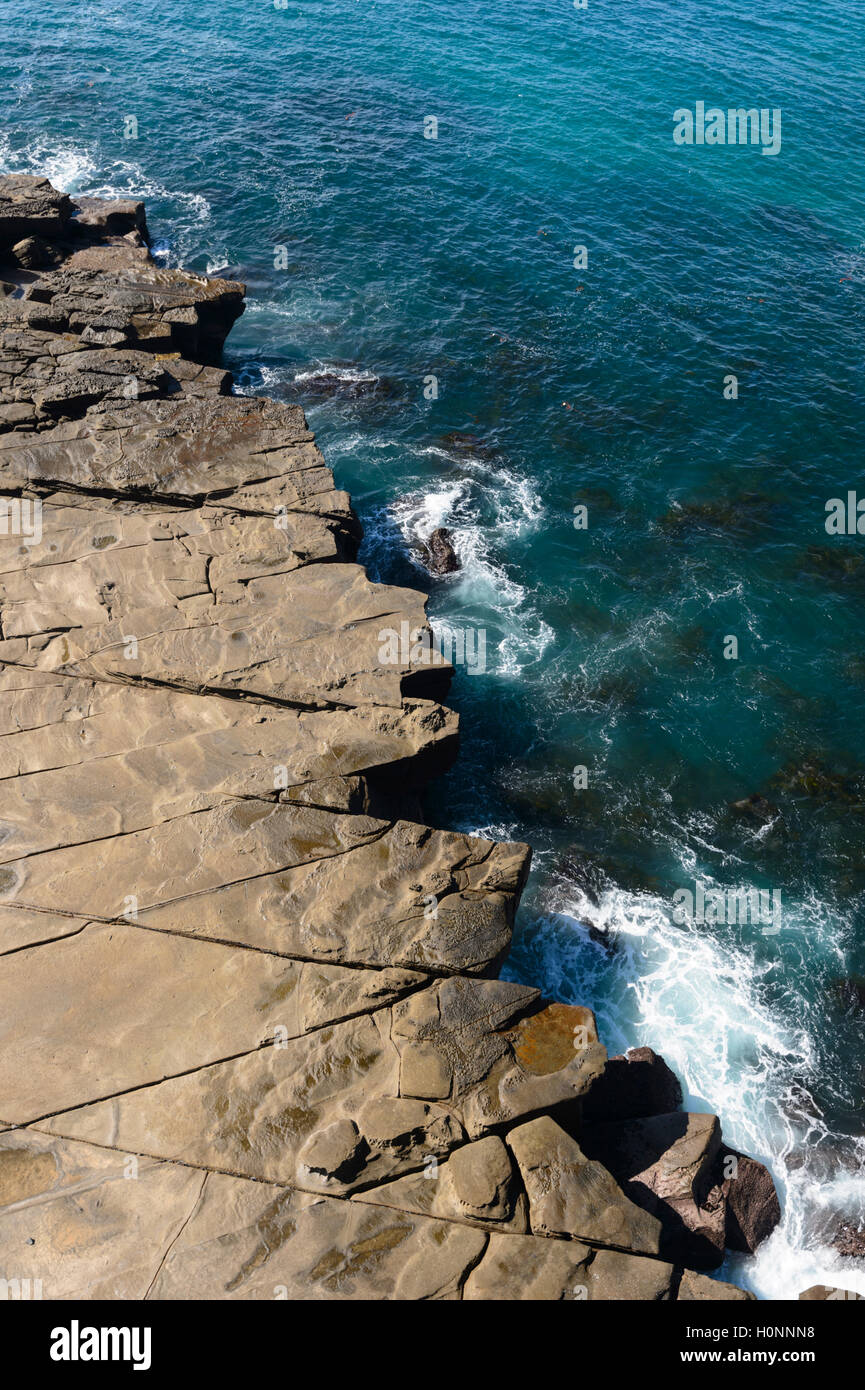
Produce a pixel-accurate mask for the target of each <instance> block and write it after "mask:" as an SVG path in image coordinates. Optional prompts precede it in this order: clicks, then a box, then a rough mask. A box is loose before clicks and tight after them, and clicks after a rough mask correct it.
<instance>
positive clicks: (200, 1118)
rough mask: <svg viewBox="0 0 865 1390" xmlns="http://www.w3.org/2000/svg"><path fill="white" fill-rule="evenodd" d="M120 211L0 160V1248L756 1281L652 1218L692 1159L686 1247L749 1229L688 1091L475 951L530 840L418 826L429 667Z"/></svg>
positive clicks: (514, 1292)
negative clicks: (648, 1136)
mask: <svg viewBox="0 0 865 1390" xmlns="http://www.w3.org/2000/svg"><path fill="white" fill-rule="evenodd" d="M146 235H147V229H146V222H145V214H144V208H143V205H142V204H140V203H137V202H132V201H129V202H123V203H114V204H102V203H100V202H98V200H95V199H79V200H77V202H73V201H72V200H71V199H69V198H68V197H67V196H66V195H64V194H60V193H57V192H56V191H55V190H53V189H52V188H51V186H50V184H48V183H47V182H46V181H45V180H40V179H33V178H25V177H16V178H12V179H7V180H5V181H0V261H2V266H0V490H2V492H3V494H4V498H5V500H4V501H3V508H2V517H3V521H4V523H5V524H4V525H3V526H2V527H0V695H2V699H0V780H2V782H3V791H4V797H3V808H2V812H0V1017H2V1019H3V1027H4V1030H5V1032H4V1041H5V1046H4V1048H3V1049H2V1051H0V1278H6V1279H8V1280H10V1281H14V1280H15V1279H18V1280H19V1281H24V1280H28V1279H29V1280H31V1281H32V1280H37V1279H38V1280H40V1281H41V1287H42V1296H43V1297H44V1298H47V1299H67V1298H88V1299H101V1298H127V1299H144V1298H171V1299H173V1298H184V1299H189V1298H191V1299H196V1298H198V1299H205V1298H206V1299H211V1298H215V1299H227V1298H239V1299H244V1298H248V1299H254V1298H261V1299H272V1298H275V1297H288V1298H293V1299H343V1298H348V1299H354V1298H357V1299H369V1298H394V1299H421V1298H436V1299H458V1298H467V1299H490V1298H495V1299H499V1298H500V1299H514V1298H519V1299H525V1298H533V1299H534V1298H556V1299H560V1298H569V1299H629V1298H639V1299H651V1300H655V1299H663V1300H671V1299H675V1298H682V1299H697V1298H700V1299H703V1298H719V1299H723V1298H745V1297H749V1295H745V1294H744V1293H742V1292H741V1291H740V1290H734V1289H732V1288H731V1287H730V1286H727V1285H723V1284H719V1283H717V1282H716V1281H714V1280H711V1279H708V1278H706V1277H705V1276H704V1275H701V1274H699V1273H696V1272H695V1269H693V1268H688V1267H687V1266H688V1265H689V1264H690V1263H693V1264H694V1265H697V1264H699V1263H701V1261H700V1260H697V1259H695V1260H694V1261H691V1260H690V1254H691V1253H692V1247H691V1246H690V1245H687V1244H685V1245H680V1246H675V1242H673V1243H672V1245H670V1242H669V1226H670V1221H671V1219H672V1217H675V1218H676V1219H677V1220H679V1222H680V1224H681V1222H682V1221H684V1222H685V1223H686V1225H687V1223H688V1221H691V1218H693V1220H692V1221H691V1224H692V1225H694V1226H695V1227H699V1226H700V1223H701V1222H704V1216H705V1211H704V1208H703V1207H701V1206H700V1202H701V1201H702V1200H703V1198H704V1194H703V1192H702V1187H704V1186H705V1183H706V1182H708V1181H710V1180H711V1183H713V1184H714V1186H713V1187H712V1192H713V1201H714V1202H715V1207H714V1208H713V1215H712V1223H713V1224H712V1226H711V1233H710V1234H711V1239H710V1245H711V1247H712V1254H713V1259H714V1255H715V1254H717V1253H719V1252H720V1250H721V1249H722V1247H723V1241H724V1232H725V1218H726V1215H727V1213H728V1212H730V1211H733V1212H734V1214H735V1218H736V1222H737V1223H738V1226H737V1229H739V1228H741V1230H742V1231H746V1229H747V1230H748V1231H751V1232H753V1231H754V1230H756V1229H757V1225H758V1224H759V1223H756V1224H755V1222H754V1221H751V1220H750V1218H749V1216H748V1204H747V1202H746V1203H745V1204H744V1206H743V1205H742V1203H741V1202H740V1203H738V1204H737V1203H736V1202H735V1201H734V1200H733V1198H732V1196H731V1194H730V1189H729V1187H727V1188H725V1187H724V1186H723V1184H719V1183H718V1182H717V1181H716V1179H715V1176H714V1168H713V1164H714V1163H715V1160H716V1159H717V1157H718V1155H719V1154H720V1153H721V1138H720V1131H719V1129H718V1125H717V1121H715V1120H714V1118H712V1117H708V1119H707V1117H688V1116H682V1115H673V1116H672V1118H671V1116H670V1114H669V1113H667V1112H668V1111H669V1109H670V1108H671V1104H672V1105H674V1104H677V1103H678V1101H677V1100H676V1098H675V1084H676V1083H675V1081H674V1079H673V1078H671V1076H670V1074H669V1073H668V1071H667V1069H666V1068H665V1067H664V1065H663V1063H662V1062H661V1061H660V1059H657V1058H655V1057H654V1054H650V1055H649V1056H648V1057H642V1056H640V1057H639V1058H637V1057H632V1056H629V1058H628V1059H627V1060H626V1061H624V1062H623V1063H622V1065H621V1066H620V1065H619V1064H618V1062H616V1063H614V1064H613V1065H612V1066H611V1067H610V1068H607V1069H606V1070H605V1067H606V1054H605V1051H604V1048H603V1046H602V1045H601V1042H600V1041H599V1039H598V1036H597V1031H596V1028H595V1021H594V1018H593V1016H592V1014H591V1012H590V1011H589V1010H588V1009H585V1008H582V1007H579V1006H568V1005H564V1004H560V1003H556V1002H554V1001H549V1000H544V999H542V998H541V997H540V996H539V994H538V991H537V990H534V989H530V988H527V987H524V986H522V985H516V984H511V983H505V982H503V981H500V980H498V979H497V978H496V975H497V971H498V966H499V965H500V963H501V961H502V960H503V958H504V956H505V955H506V954H507V951H508V947H509V943H510V936H511V930H512V926H513V919H514V912H515V909H516V905H517V902H518V900H519V895H520V892H521V890H522V886H523V884H524V881H525V877H526V873H527V870H528V863H529V850H528V848H527V847H526V846H524V845H518V844H510V845H509V844H494V843H492V842H490V841H488V840H484V839H480V838H477V837H470V836H466V835H462V834H457V833H453V832H450V831H446V830H438V829H432V828H430V827H429V826H427V825H425V824H423V822H422V819H421V815H420V809H419V794H420V792H421V791H422V789H423V786H424V785H425V783H426V782H427V781H428V780H429V778H430V777H431V776H433V775H435V774H436V773H438V772H441V771H442V770H444V769H445V768H446V767H447V766H448V765H449V763H450V761H451V760H452V759H453V757H454V755H455V752H456V741H457V725H456V719H455V716H454V715H453V714H452V713H451V712H450V711H449V710H448V709H446V708H445V707H444V706H443V705H442V704H441V703H440V701H441V699H442V698H443V697H444V695H445V693H446V690H447V685H448V679H449V675H450V668H449V667H448V666H447V664H446V663H443V662H441V661H426V660H423V659H422V658H419V659H417V660H415V659H413V658H412V657H410V656H408V655H407V656H406V657H405V659H404V660H399V659H398V660H391V659H389V658H388V659H385V658H384V657H383V656H382V651H381V632H382V629H389V630H394V629H395V630H401V628H402V626H403V625H404V624H405V625H406V626H407V627H408V628H409V629H414V630H421V631H425V630H426V628H427V624H426V618H425V614H424V603H425V600H424V597H423V596H422V595H420V594H418V593H416V592H414V591H413V590H408V589H402V588H397V587H394V586H387V585H379V584H373V583H371V582H370V580H369V579H368V578H367V576H366V574H365V572H364V570H363V568H362V567H361V566H359V565H358V564H357V563H356V554H357V546H358V541H359V539H360V530H359V527H358V523H357V521H356V518H355V516H354V514H353V512H352V510H351V505H350V501H349V498H348V497H347V495H346V494H345V493H344V492H340V491H339V490H338V489H337V488H336V487H335V486H334V482H333V478H332V476H331V474H330V471H329V470H328V468H327V467H326V465H325V463H324V460H323V458H322V456H321V454H320V452H319V450H318V448H317V447H316V444H315V440H314V438H313V436H312V434H311V433H310V432H309V430H308V429H307V426H306V421H305V419H304V417H303V414H302V412H301V411H300V410H299V409H298V408H297V407H294V406H290V405H281V404H277V403H275V402H272V401H266V400H255V399H249V398H245V397H244V398H240V397H235V396H232V395H230V394H229V391H230V380H229V378H228V376H227V374H226V373H225V372H224V371H223V370H222V369H221V368H220V367H219V366H218V363H217V361H216V359H217V357H218V353H219V349H220V347H221V344H222V341H223V339H224V337H225V334H226V333H227V331H228V329H229V328H230V326H231V323H232V322H233V321H234V319H235V318H236V317H237V315H238V314H239V313H240V312H241V309H242V307H243V287H242V286H240V285H234V284H230V283H227V282H224V281H218V280H216V281H214V280H211V281H205V280H202V279H201V278H200V277H197V276H193V275H188V274H186V273H184V272H181V271H166V270H161V269H159V268H158V267H156V266H155V265H154V264H153V262H152V261H151V259H150V257H149V253H148V251H147V245H146ZM623 1068H624V1070H623ZM671 1097H673V1100H672V1101H671V1099H670V1098H671ZM659 1112H661V1113H660V1120H661V1121H663V1125H662V1126H661V1129H657V1132H656V1133H654V1139H653V1142H654V1145H655V1149H657V1147H658V1144H659V1143H660V1145H661V1147H660V1149H659V1150H658V1151H657V1152H653V1153H652V1154H651V1155H649V1156H648V1157H647V1156H646V1153H645V1148H646V1146H645V1143H644V1142H643V1141H640V1142H643V1147H642V1148H640V1143H638V1142H637V1139H638V1138H639V1134H638V1132H637V1131H635V1130H634V1128H633V1126H634V1125H635V1124H636V1123H641V1124H652V1123H656V1128H657V1122H658V1116H659ZM638 1115H644V1116H649V1117H654V1119H649V1120H645V1119H644V1120H642V1121H635V1119H634V1118H633V1117H634V1116H638ZM664 1125H665V1126H666V1128H664ZM698 1129H699V1134H698V1133H697V1130H698ZM611 1130H615V1131H616V1133H615V1134H614V1135H611V1133H610V1131H611ZM635 1136H637V1137H636V1138H635ZM643 1139H645V1136H643ZM635 1145H636V1147H635ZM649 1147H650V1148H651V1147H652V1146H651V1145H650V1146H649ZM742 1162H743V1164H747V1162H748V1160H742ZM755 1168H759V1165H755ZM747 1171H748V1172H749V1173H750V1179H749V1182H750V1188H749V1190H751V1191H757V1190H760V1191H762V1190H763V1189H764V1188H765V1181H764V1180H763V1179H762V1178H760V1179H759V1181H758V1180H757V1179H758V1176H759V1175H756V1174H755V1172H754V1171H753V1170H750V1169H749V1170H747ZM701 1185H702V1186H701ZM698 1189H700V1190H699V1191H698ZM772 1195H774V1194H772ZM764 1197H765V1192H764ZM671 1214H672V1215H671ZM719 1242H720V1243H719ZM668 1246H669V1249H668ZM698 1253H699V1252H698ZM711 1262H712V1261H706V1263H711Z"/></svg>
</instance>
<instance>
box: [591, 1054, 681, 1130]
mask: <svg viewBox="0 0 865 1390" xmlns="http://www.w3.org/2000/svg"><path fill="white" fill-rule="evenodd" d="M681 1104H682V1088H681V1086H680V1085H679V1081H678V1078H677V1077H676V1076H675V1075H674V1074H673V1072H671V1071H670V1068H669V1067H668V1066H667V1063H666V1062H665V1061H664V1059H663V1057H659V1056H658V1054H657V1053H656V1052H653V1051H652V1049H651V1048H650V1047H632V1048H629V1050H628V1052H627V1054H626V1055H625V1056H624V1057H611V1058H610V1060H609V1062H608V1063H607V1065H606V1067H605V1069H604V1074H603V1076H600V1077H599V1078H598V1080H597V1082H596V1083H595V1085H594V1086H593V1087H592V1089H591V1091H590V1092H589V1094H588V1095H587V1096H586V1098H585V1100H584V1102H583V1119H584V1121H585V1122H586V1124H592V1123H603V1122H604V1121H608V1120H630V1119H639V1118H641V1117H644V1116H647V1115H665V1114H669V1113H670V1112H671V1111H673V1110H677V1109H678V1107H679V1106H680V1105H681Z"/></svg>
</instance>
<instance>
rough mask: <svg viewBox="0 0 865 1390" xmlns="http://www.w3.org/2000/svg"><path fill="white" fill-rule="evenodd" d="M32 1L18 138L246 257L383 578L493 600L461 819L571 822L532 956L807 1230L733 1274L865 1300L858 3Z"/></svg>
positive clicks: (8, 7)
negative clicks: (656, 1056) (688, 115)
mask: <svg viewBox="0 0 865 1390" xmlns="http://www.w3.org/2000/svg"><path fill="white" fill-rule="evenodd" d="M0 20H2V21H3V32H4V35H5V39H6V41H5V42H4V45H3V49H2V53H0V81H2V92H3V94H4V95H3V104H2V108H0V168H2V170H3V171H4V172H8V171H19V170H29V171H34V172H39V173H44V174H47V175H48V176H49V177H50V178H51V179H52V180H53V181H54V183H55V184H57V185H58V186H59V187H62V188H65V189H67V190H69V191H70V192H73V193H74V192H88V193H101V194H104V195H110V194H124V193H129V194H135V195H137V196H143V197H145V198H146V199H147V203H148V212H149V221H150V227H151V232H152V234H153V236H154V240H155V244H156V251H157V253H158V255H159V257H160V258H161V259H162V260H163V261H164V262H165V263H168V264H184V265H187V266H190V267H192V268H194V269H198V270H201V271H208V272H220V273H224V274H227V275H231V276H235V277H237V278H240V279H243V280H244V281H246V283H247V285H248V290H249V305H248V308H247V311H246V314H245V315H244V317H243V318H242V319H241V320H240V322H239V323H238V325H237V327H236V328H235V329H234V331H233V333H232V335H231V338H230V342H229V354H228V359H229V365H230V366H231V367H232V369H233V371H234V373H235V378H236V382H237V386H238V389H240V390H243V391H248V392H252V393H263V394H270V395H273V396H275V397H277V398H279V399H285V400H297V401H300V402H301V404H303V406H304V408H305V409H306V411H307V415H308V418H309V421H310V424H311V426H312V428H314V429H315V430H316V432H317V435H318V440H319V443H320V445H321V447H322V448H323V450H324V452H325V455H326V457H327V460H328V463H329V464H330V465H331V466H332V467H333V469H334V470H335V472H336V474H337V477H338V480H339V483H340V484H341V485H342V486H345V487H347V488H349V489H350V491H351V493H352V495H353V498H354V502H355V506H356V508H357V510H358V512H359V514H360V516H361V519H362V521H363V523H364V527H365V530H366V540H365V543H364V548H363V550H362V553H361V558H362V559H363V560H364V561H365V563H366V564H367V565H368V567H369V569H370V572H371V573H372V574H374V575H375V576H376V577H380V578H381V579H384V580H390V581H396V582H401V583H408V584H413V585H416V586H418V587H424V588H428V589H429V590H430V592H431V595H432V598H431V603H430V612H431V615H432V617H433V621H434V623H435V624H436V625H437V626H438V627H439V628H440V629H442V630H444V629H445V628H447V627H450V628H472V629H477V628H483V629H484V630H485V631H486V633H487V669H486V671H485V672H483V673H477V674H471V673H469V672H467V671H466V670H464V669H461V670H459V671H458V673H457V677H456V680H455V683H454V687H453V694H452V701H451V703H452V704H453V705H454V706H455V707H457V708H458V709H459V710H460V713H461V716H462V727H463V751H462V755H461V758H460V761H459V764H458V766H457V767H456V769H455V770H454V771H453V772H452V773H451V774H449V776H448V777H447V778H445V779H444V780H443V781H442V782H441V783H440V784H438V785H437V786H436V787H435V788H434V789H433V791H432V792H431V795H430V797H429V802H428V812H429V817H430V819H431V820H433V821H434V822H435V823H438V824H445V825H454V826H459V827H461V828H464V829H467V830H474V831H479V832H482V833H485V834H489V835H492V836H494V837H496V838H517V839H525V840H528V841H529V842H530V843H531V844H532V845H533V846H534V847H535V851H536V854H535V868H534V871H533V874H532V878H531V881H530V884H529V888H528V891H527V894H526V897H525V900H524V906H523V908H522V910H521V913H520V918H519V926H518V932H517V937H516V944H515V949H514V952H513V955H512V957H511V959H510V961H509V963H508V966H507V973H508V974H509V975H510V976H511V977H512V978H517V979H520V980H524V981H527V982H529V983H533V984H538V985H541V986H542V987H543V988H544V989H545V991H547V992H548V993H550V994H553V995H556V996H558V997H560V998H564V999H568V1000H572V1001H574V1002H580V1003H586V1004H590V1005H591V1006H592V1007H594V1008H595V1010H596V1011H597V1013H598V1017H599V1022H600V1025H601V1028H602V1031H603V1034H604V1036H605V1039H606V1041H607V1042H608V1044H609V1045H610V1046H611V1049H618V1048H622V1047H625V1046H628V1045H635V1044H643V1043H648V1044H650V1045H651V1046H653V1047H655V1048H656V1049H657V1050H659V1051H660V1052H662V1053H663V1054H664V1055H665V1056H666V1057H667V1059H668V1060H669V1062H670V1063H671V1065H672V1066H674V1068H676V1070H677V1071H678V1072H679V1074H680V1075H681V1076H682V1078H683V1082H684V1084H685V1087H686V1090H687V1093H688V1095H687V1099H688V1102H689V1104H690V1105H691V1107H692V1108H697V1109H704V1110H713V1111H716V1112H717V1113H719V1114H720V1115H721V1116H722V1118H723V1122H724V1131H725V1136H726V1138H727V1139H728V1141H729V1142H731V1143H733V1144H735V1145H736V1146H738V1147H740V1148H744V1149H747V1150H748V1151H749V1152H751V1153H753V1154H755V1155H756V1156H759V1157H761V1158H762V1159H764V1160H765V1161H766V1162H767V1163H769V1165H770V1166H771V1168H772V1171H773V1173H774V1175H775V1177H776V1180H777V1182H778V1185H779V1187H780V1189H781V1190H782V1194H783V1197H784V1201H785V1220H784V1224H783V1226H782V1228H781V1229H780V1230H779V1231H778V1232H777V1233H776V1235H775V1236H773V1237H772V1239H771V1241H770V1242H768V1243H767V1244H766V1245H765V1246H764V1247H763V1248H762V1250H761V1251H760V1253H759V1254H758V1256H757V1257H756V1258H755V1259H750V1260H731V1261H730V1262H729V1264H728V1266H727V1269H726V1272H727V1273H728V1274H730V1275H731V1276H732V1277H735V1278H737V1279H739V1280H741V1281H742V1282H745V1283H747V1284H749V1285H750V1286H751V1287H753V1288H754V1289H756V1290H757V1291H758V1293H760V1294H761V1295H762V1296H766V1297H785V1296H791V1295H794V1294H795V1293H796V1292H798V1290H800V1289H802V1288H805V1287H807V1286H808V1285H809V1284H811V1283H814V1282H817V1281H819V1280H822V1281H824V1282H833V1281H834V1282H840V1283H842V1284H844V1285H845V1286H846V1287H857V1288H859V1289H860V1290H862V1291H865V1271H863V1269H862V1266H861V1264H859V1263H858V1262H851V1261H849V1260H842V1259H840V1258H839V1257H838V1256H837V1255H836V1254H834V1253H833V1252H832V1250H831V1249H830V1248H829V1247H828V1244H827V1242H828V1239H829V1235H830V1233H831V1231H832V1230H833V1229H834V1227H835V1225H836V1224H837V1222H838V1220H839V1219H846V1220H848V1221H850V1222H852V1223H854V1224H856V1223H862V1222H863V1220H865V1180H863V1171H862V1164H863V1156H865V1118H863V1089H865V1037H863V1020H865V931H863V912H865V841H863V822H865V718H863V715H865V648H863V642H862V623H863V596H865V537H860V536H857V535H853V536H840V537H836V536H830V535H828V534H827V532H826V529H825V525H824V522H825V518H826V512H825V505H826V502H827V500H828V499H829V498H832V497H844V498H846V495H847V492H848V490H850V489H856V487H857V486H859V487H861V489H862V494H863V496H865V476H863V457H865V455H863V444H865V422H863V409H862V407H863V392H862V386H863V373H862V367H863V332H862V328H863V315H862V306H863V286H865V191H863V187H865V185H863V175H865V103H863V100H862V90H863V89H862V72H863V68H865V11H863V9H862V7H861V5H859V4H850V3H848V2H845V3H841V0H828V3H824V4H820V5H816V6H815V5H812V4H806V3H805V0H786V3H785V0H764V3H761V4H759V5H755V4H753V3H744V0H732V3H728V4H727V5H725V6H723V7H719V6H717V5H715V4H712V3H709V2H708V0H681V2H680V3H677V4H673V3H672V2H671V0H643V3H632V4H623V3H621V0H589V4H588V7H587V8H586V9H585V10H576V9H575V8H574V6H573V5H572V4H571V3H570V0H511V3H508V4H500V5H490V4H480V3H478V0H463V3H462V4H460V5H458V6H457V5H453V4H449V3H445V0H425V2H424V3H415V0H381V2H380V3H369V4H365V3H361V2H360V0H311V2H310V3H295V0H288V3H287V4H286V5H285V6H284V7H283V6H282V3H281V0H279V4H278V5H274V4H273V0H219V3H217V0H173V3H171V4H170V5H169V4H162V5H159V4H151V5H144V4H140V3H132V0H96V3H72V0H51V3H50V4H49V5H40V6H36V5H34V4H33V3H32V0H0ZM698 101H705V103H706V105H707V106H715V105H717V106H720V107H722V108H727V107H739V106H744V107H752V106H753V107H760V108H763V107H766V108H779V109H780V111H781V113H782V145H781V150H780V152H779V153H778V155H777V156H775V157H767V156H764V155H763V154H762V153H761V150H760V148H759V147H750V146H746V147H741V148H739V147H730V146H715V147H708V146H704V147H696V146H677V145H676V144H674V142H673V138H672V135H673V124H674V123H673V112H674V111H675V110H676V109H677V108H681V107H689V108H691V109H693V108H694V106H695V104H696V103H697V102H698ZM429 117H435V118H436V120H437V123H438V130H437V139H428V138H425V130H426V131H427V132H429V130H430V126H429V122H428V120H427V118H429ZM130 118H134V121H131V120H130ZM135 122H137V135H134V136H133V137H132V138H127V136H129V133H130V131H133V132H134V129H135ZM425 123H426V124H425ZM577 246H585V247H586V248H587V250H588V264H587V265H586V266H585V267H579V268H577V267H575V265H574V261H575V259H577V260H579V257H575V247H577ZM730 374H733V375H735V376H736V377H737V378H738V382H739V396H738V399H737V400H728V399H725V397H724V379H725V377H727V376H729V375H730ZM430 376H435V377H436V378H437V382H438V398H437V399H427V398H426V397H425V394H424V384H425V381H426V380H427V379H428V378H429V377H430ZM334 379H336V380H334ZM428 394H429V393H428ZM580 505H583V506H585V507H586V508H587V515H588V527H587V529H585V530H578V529H576V528H575V526H574V524H573V523H574V517H575V512H574V509H575V507H578V506H580ZM436 525H445V526H447V527H449V528H450V530H451V531H452V532H453V535H454V539H455V544H456V547H457V550H458V552H459V554H460V556H461V558H462V562H463V567H462V569H461V571H460V572H459V573H458V574H457V575H455V576H451V577H449V578H447V579H444V580H433V579H431V578H430V576H429V575H427V574H426V572H425V570H424V569H423V568H422V566H421V565H420V563H419V560H418V558H417V555H418V552H417V543H418V541H419V540H421V539H422V538H423V537H424V536H425V535H427V534H428V533H429V531H430V530H431V529H432V528H433V527H434V526H436ZM731 635H732V636H736V637H737V639H738V647H739V650H738V658H737V659H725V656H724V644H725V638H727V637H728V636H731ZM577 766H584V767H585V768H586V772H587V783H588V785H587V786H586V787H585V788H584V789H583V788H578V787H577V786H575V777H574V769H575V767H577ZM577 781H579V779H577ZM753 794H759V795H760V796H762V797H763V798H765V800H764V801H761V802H757V803H755V804H754V805H753V806H752V808H751V809H750V810H746V811H744V812H743V811H741V810H739V811H737V810H735V809H734V808H733V807H732V803H734V802H737V801H741V800H743V799H745V798H747V797H749V796H751V795H753ZM697 881H699V882H701V883H702V884H704V885H705V886H706V887H707V888H711V887H718V888H721V889H724V890H726V889H735V888H737V887H741V886H749V887H757V888H762V889H764V890H771V891H774V892H775V893H776V894H779V895H780V900H781V902H782V905H783V906H782V926H781V930H780V931H779V932H778V933H777V934H771V933H769V934H766V933H764V932H763V931H762V930H761V928H760V927H759V925H757V926H755V925H754V924H751V923H741V922H732V923H726V922H720V923H711V922H702V923H695V922H687V923H685V924H679V923H677V922H676V921H675V920H674V918H673V915H672V900H673V893H674V892H675V891H676V890H677V889H680V888H688V887H690V888H692V889H693V887H694V884H695V883H696V882H697Z"/></svg>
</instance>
